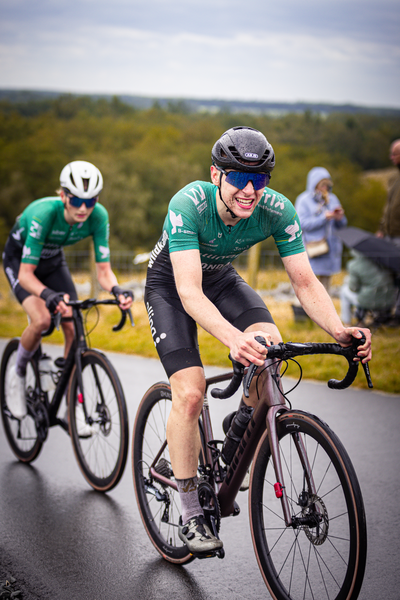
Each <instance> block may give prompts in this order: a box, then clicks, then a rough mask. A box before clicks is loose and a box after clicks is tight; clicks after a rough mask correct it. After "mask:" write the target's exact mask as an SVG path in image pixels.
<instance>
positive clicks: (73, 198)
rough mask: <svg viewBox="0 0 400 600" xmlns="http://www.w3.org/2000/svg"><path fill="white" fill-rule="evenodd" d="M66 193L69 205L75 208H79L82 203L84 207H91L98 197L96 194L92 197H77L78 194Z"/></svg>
mask: <svg viewBox="0 0 400 600" xmlns="http://www.w3.org/2000/svg"><path fill="white" fill-rule="evenodd" d="M66 195H67V196H68V198H69V203H70V204H71V206H73V207H75V208H80V207H81V206H82V204H83V203H85V204H86V208H93V206H94V205H95V204H96V202H97V200H98V199H99V197H98V196H95V197H94V198H78V196H72V195H71V194H66Z"/></svg>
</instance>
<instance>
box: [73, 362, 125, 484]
mask: <svg viewBox="0 0 400 600" xmlns="http://www.w3.org/2000/svg"><path fill="white" fill-rule="evenodd" d="M95 372H96V375H97V378H96V377H95ZM82 378H83V388H84V391H85V408H86V412H87V414H88V416H89V421H90V431H87V423H86V421H85V415H84V412H83V406H82V404H81V403H80V402H79V388H78V386H76V393H75V394H74V414H73V417H72V418H73V419H74V441H75V447H76V450H77V452H78V454H79V459H80V461H81V463H82V465H83V467H84V472H85V475H87V476H88V478H89V481H90V482H91V483H93V482H92V481H91V480H93V481H95V480H98V483H99V485H101V484H102V482H104V481H107V480H108V479H110V478H111V479H112V478H113V476H114V473H115V471H116V469H117V468H118V464H119V461H120V455H121V444H122V423H121V411H120V406H119V402H118V398H117V393H116V390H115V388H114V385H113V382H112V380H111V379H110V377H109V375H108V373H107V372H106V371H105V370H104V369H103V368H102V366H101V365H100V364H87V365H85V366H84V368H83V371H82ZM97 381H99V384H100V386H101V392H100V389H99V386H98V384H97Z"/></svg>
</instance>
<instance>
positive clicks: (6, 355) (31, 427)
mask: <svg viewBox="0 0 400 600" xmlns="http://www.w3.org/2000/svg"><path fill="white" fill-rule="evenodd" d="M18 344H19V339H18V338H14V339H12V340H11V341H10V342H9V343H8V344H7V346H6V348H5V350H4V352H3V357H2V360H1V369H0V396H1V401H0V403H1V418H2V421H3V427H4V431H5V434H6V437H7V440H8V443H9V445H10V448H11V450H12V451H13V453H14V454H15V456H16V457H17V458H18V460H20V461H21V462H24V463H31V462H33V461H34V460H35V459H36V458H37V457H38V456H39V453H40V451H41V449H42V446H43V443H42V442H41V441H40V440H39V437H38V432H37V429H36V424H35V419H34V418H33V415H32V412H31V411H30V410H29V407H30V403H31V400H32V399H33V398H34V397H35V396H36V390H37V388H38V384H39V373H38V368H37V364H36V362H35V361H34V360H30V361H29V363H28V365H27V369H26V380H25V381H26V385H25V388H26V390H27V396H28V398H27V407H28V414H27V415H26V416H25V417H24V418H23V419H21V420H19V419H16V418H15V417H13V416H12V414H11V413H10V411H9V409H8V407H7V395H8V389H7V388H8V373H9V370H10V368H11V367H12V366H13V365H14V364H15V361H16V358H17V350H18Z"/></svg>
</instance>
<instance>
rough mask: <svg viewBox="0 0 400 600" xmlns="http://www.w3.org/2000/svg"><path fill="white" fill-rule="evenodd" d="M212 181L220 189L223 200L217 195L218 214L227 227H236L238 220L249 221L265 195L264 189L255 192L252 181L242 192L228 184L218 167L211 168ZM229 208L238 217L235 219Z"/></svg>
mask: <svg viewBox="0 0 400 600" xmlns="http://www.w3.org/2000/svg"><path fill="white" fill-rule="evenodd" d="M211 181H212V182H213V184H214V185H216V186H217V187H220V191H221V196H222V198H223V201H224V202H225V204H226V206H224V203H223V202H222V201H221V198H220V197H219V195H218V194H217V208H218V214H219V216H220V217H221V219H222V220H223V222H224V223H225V224H226V225H236V223H237V222H238V219H248V218H249V217H251V215H252V214H253V212H254V209H255V207H256V206H257V204H258V203H259V202H260V200H261V198H262V195H263V193H264V188H262V189H260V190H255V189H254V187H253V184H252V182H251V181H249V182H248V183H247V185H246V187H244V188H243V189H242V190H239V189H238V188H236V187H234V186H233V185H230V184H229V183H227V182H226V175H224V174H223V173H221V172H220V171H219V170H218V169H217V168H216V167H214V166H212V167H211ZM226 207H228V208H229V209H230V210H231V211H232V212H233V213H234V214H235V215H236V216H237V219H234V218H233V217H232V216H231V215H230V213H228V212H227V210H226Z"/></svg>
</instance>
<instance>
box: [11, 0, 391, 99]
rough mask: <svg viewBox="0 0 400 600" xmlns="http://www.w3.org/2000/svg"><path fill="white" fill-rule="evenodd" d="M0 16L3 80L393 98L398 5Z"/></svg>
mask: <svg viewBox="0 0 400 600" xmlns="http://www.w3.org/2000/svg"><path fill="white" fill-rule="evenodd" d="M22 8H24V10H22ZM1 11H2V17H3V18H2V19H1V23H2V24H1V25H0V39H1V44H0V79H1V81H2V82H3V83H2V85H3V86H4V87H18V88H21V87H25V88H35V89H57V90H66V91H67V90H70V91H73V92H84V93H86V92H108V93H117V94H118V93H132V94H139V95H164V96H171V97H176V96H180V97H204V98H212V97H219V98H236V99H249V100H250V99H254V100H256V99H258V100H287V101H294V100H299V99H303V100H310V101H318V100H323V101H331V102H353V103H363V104H374V105H382V106H399V104H400V100H399V98H400V94H399V91H400V89H399V87H400V84H399V81H400V77H399V75H400V73H399V64H400V60H399V59H400V42H399V40H400V36H399V31H398V23H399V19H398V16H399V12H400V10H399V4H398V2H397V0H396V2H394V1H393V0H384V1H383V2H382V3H381V4H380V5H379V6H376V4H373V3H372V2H365V0H362V1H361V0H348V1H347V2H344V1H342V0H336V1H335V2H331V1H329V2H328V1H327V0H318V1H317V0H305V1H304V2H303V3H302V4H299V3H298V2H297V1H296V2H295V1H294V0H282V2H280V3H274V5H272V6H270V3H266V2H265V0H253V2H250V3H247V4H246V6H244V5H243V2H242V0H240V1H239V0H230V1H229V2H228V1H227V0H215V1H214V2H211V0H201V2H200V1H197V0H171V1H170V2H169V3H165V2H164V0H150V1H149V2H147V3H142V2H141V3H139V2H137V1H135V0H129V1H128V0H115V2H113V3H112V4H111V3H109V2H104V1H103V0H96V1H95V0H82V1H81V2H79V3H78V4H77V3H76V0H71V2H69V3H67V2H65V1H64V0H51V1H50V0H39V1H38V3H35V4H34V5H32V4H31V3H28V2H27V1H26V0H12V1H11V0H3V3H2V8H1ZM396 17H397V20H396Z"/></svg>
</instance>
